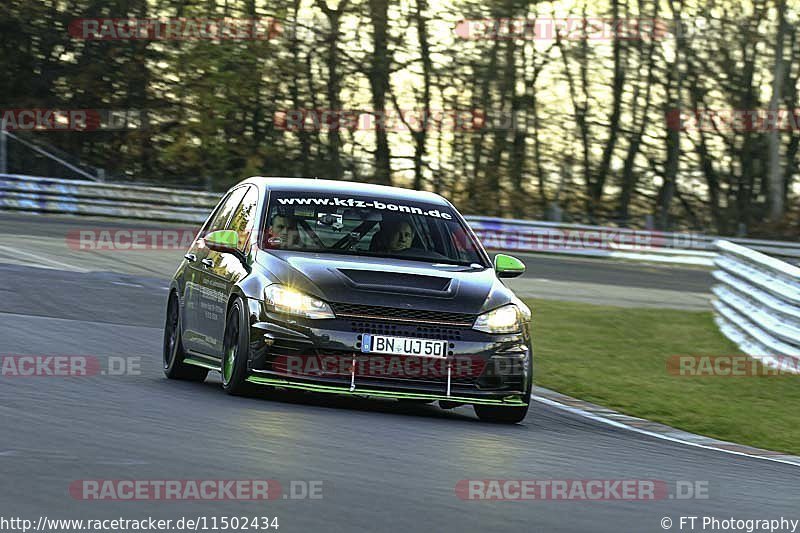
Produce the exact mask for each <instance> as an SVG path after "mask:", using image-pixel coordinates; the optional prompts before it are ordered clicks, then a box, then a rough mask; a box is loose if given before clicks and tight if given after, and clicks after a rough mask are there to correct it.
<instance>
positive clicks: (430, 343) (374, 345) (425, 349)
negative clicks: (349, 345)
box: [361, 334, 447, 359]
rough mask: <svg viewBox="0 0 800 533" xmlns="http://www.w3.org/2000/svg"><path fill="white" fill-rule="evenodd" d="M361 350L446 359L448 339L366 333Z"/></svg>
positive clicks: (364, 351)
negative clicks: (437, 339) (439, 339)
mask: <svg viewBox="0 0 800 533" xmlns="http://www.w3.org/2000/svg"><path fill="white" fill-rule="evenodd" d="M361 351H362V352H363V353H382V354H391V355H417V356H419V357H438V358H442V359H444V358H445V357H447V341H435V340H431V339H414V338H410V337H389V336H387V335H370V334H365V335H364V336H363V339H362V340H361Z"/></svg>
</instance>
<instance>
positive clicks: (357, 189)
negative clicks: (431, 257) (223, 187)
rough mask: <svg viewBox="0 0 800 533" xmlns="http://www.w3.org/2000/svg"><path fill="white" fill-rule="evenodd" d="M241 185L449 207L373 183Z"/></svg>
mask: <svg viewBox="0 0 800 533" xmlns="http://www.w3.org/2000/svg"><path fill="white" fill-rule="evenodd" d="M242 183H252V184H254V185H259V186H262V187H266V188H268V189H269V190H272V191H281V192H303V193H309V192H310V193H315V192H319V193H324V194H331V193H335V194H341V195H350V196H379V197H381V198H391V199H395V200H412V201H413V200H417V201H420V202H429V203H435V204H439V205H449V202H448V201H447V200H446V199H444V198H443V197H441V196H439V195H438V194H435V193H432V192H428V191H416V190H413V189H403V188H402V187H389V186H387V185H375V184H373V183H361V182H357V181H339V180H321V179H317V178H279V177H263V176H255V177H252V178H248V179H246V180H244V181H243V182H242Z"/></svg>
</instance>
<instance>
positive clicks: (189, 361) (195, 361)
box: [183, 357, 219, 372]
mask: <svg viewBox="0 0 800 533" xmlns="http://www.w3.org/2000/svg"><path fill="white" fill-rule="evenodd" d="M183 362H184V363H186V364H187V365H194V366H199V367H201V368H207V369H209V370H216V371H218V372H219V366H218V365H214V364H211V363H206V362H205V361H200V360H199V359H192V358H191V357H187V358H186V359H184V360H183Z"/></svg>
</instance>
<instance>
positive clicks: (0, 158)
mask: <svg viewBox="0 0 800 533" xmlns="http://www.w3.org/2000/svg"><path fill="white" fill-rule="evenodd" d="M2 125H3V126H5V124H2ZM0 174H8V137H7V136H6V129H5V127H3V128H2V129H0Z"/></svg>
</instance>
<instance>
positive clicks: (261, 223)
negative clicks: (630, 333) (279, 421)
mask: <svg viewBox="0 0 800 533" xmlns="http://www.w3.org/2000/svg"><path fill="white" fill-rule="evenodd" d="M184 258H185V259H184V261H183V262H182V263H181V265H180V266H179V267H178V270H177V272H176V273H175V276H174V278H173V279H172V282H171V284H170V291H169V299H168V303H167V312H166V324H165V329H164V372H165V374H166V375H167V377H169V378H174V379H187V380H197V381H202V380H204V379H205V378H206V375H207V374H208V371H209V370H215V371H218V372H220V373H221V374H222V386H223V389H224V390H225V391H227V392H229V393H232V394H238V393H241V392H243V391H244V390H245V389H246V388H247V387H249V386H251V385H252V384H257V385H266V386H271V387H275V388H283V389H302V390H307V391H312V392H321V393H334V394H350V395H359V396H367V397H388V398H395V399H399V400H403V401H411V402H424V403H432V402H435V401H438V402H439V405H440V406H441V407H442V408H452V407H456V406H458V405H464V404H471V405H473V406H474V408H475V412H476V413H477V415H478V416H479V417H480V418H481V419H482V420H488V421H494V422H506V423H516V422H519V421H521V420H522V419H523V418H525V415H526V413H527V411H528V404H529V402H530V395H531V388H532V382H533V378H532V357H533V352H532V344H531V333H530V317H531V315H530V310H529V309H528V308H527V307H526V306H525V304H524V303H522V302H521V301H520V300H519V299H518V298H517V297H516V296H515V295H514V294H513V293H512V292H511V290H509V289H508V287H506V286H505V285H504V284H503V283H502V281H501V280H500V279H499V278H509V277H514V276H518V275H520V274H522V273H523V272H524V270H525V267H524V265H523V264H522V263H521V262H520V261H519V260H517V259H515V258H513V257H511V256H507V255H503V254H499V255H497V256H495V257H494V261H492V260H490V258H489V256H488V255H487V253H486V251H485V250H484V249H483V247H482V246H481V244H480V242H479V241H478V239H477V238H476V237H475V235H474V233H473V232H472V231H471V230H470V228H469V226H468V225H467V223H466V222H465V221H464V219H463V217H462V216H461V215H460V214H459V213H458V212H457V211H456V209H455V208H454V207H453V206H452V205H451V204H450V202H448V201H447V200H445V199H444V198H442V197H441V196H439V195H437V194H433V193H429V192H420V191H411V190H406V189H401V188H395V187H385V186H380V185H367V184H360V183H353V182H341V181H328V180H318V179H294V178H250V179H247V180H245V181H243V182H241V183H239V184H238V185H236V186H235V187H233V188H232V189H231V190H230V191H228V192H227V194H226V195H225V196H224V198H223V199H222V200H221V201H220V203H219V205H217V207H216V208H215V209H214V211H213V212H212V214H211V216H210V217H209V218H208V220H207V221H206V222H205V224H204V225H203V227H202V229H201V230H200V233H199V234H198V237H197V238H196V239H195V241H194V243H193V245H192V247H191V248H190V249H189V250H188V252H187V253H186V255H185V256H184Z"/></svg>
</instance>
